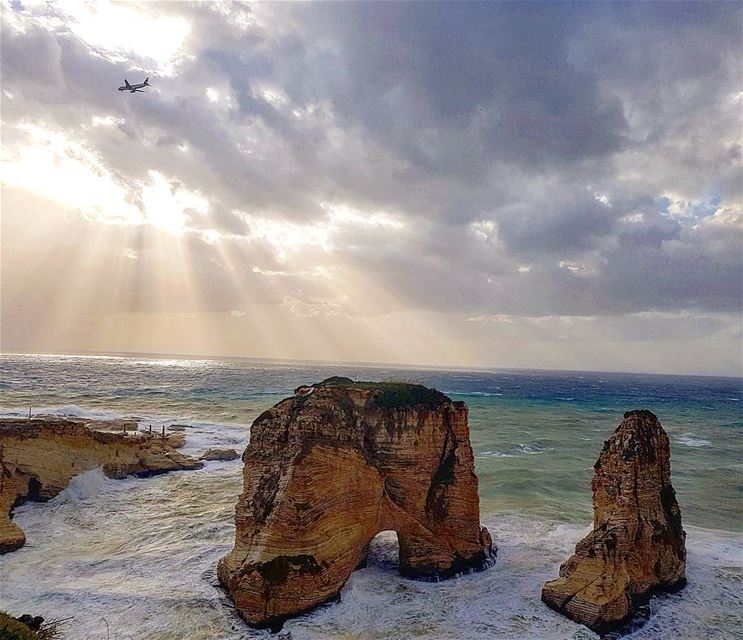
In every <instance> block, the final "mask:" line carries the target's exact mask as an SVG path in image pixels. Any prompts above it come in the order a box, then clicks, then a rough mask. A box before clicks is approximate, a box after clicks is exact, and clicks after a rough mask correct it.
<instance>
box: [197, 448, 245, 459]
mask: <svg viewBox="0 0 743 640" xmlns="http://www.w3.org/2000/svg"><path fill="white" fill-rule="evenodd" d="M239 457H240V454H239V453H238V452H237V451H235V450H234V449H209V450H208V451H207V452H206V453H205V454H204V455H203V456H201V457H200V458H199V460H237V459H238V458H239Z"/></svg>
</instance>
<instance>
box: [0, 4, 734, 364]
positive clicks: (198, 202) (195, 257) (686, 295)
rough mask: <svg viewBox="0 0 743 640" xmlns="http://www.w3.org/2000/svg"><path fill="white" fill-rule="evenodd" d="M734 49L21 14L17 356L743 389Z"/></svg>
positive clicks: (722, 9)
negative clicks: (549, 373) (371, 368)
mask: <svg viewBox="0 0 743 640" xmlns="http://www.w3.org/2000/svg"><path fill="white" fill-rule="evenodd" d="M742 33H743V5H741V4H740V3H716V2H705V3H691V4H685V3H682V2H673V3H668V4H666V3H662V2H652V3H638V4H634V3H617V2H615V3H578V4H572V3H568V2H559V3H549V2H541V3H536V4H530V3H527V2H518V3H484V4H479V3H456V4H449V3H445V2H439V3H425V2H417V3H402V2H384V3H382V2H374V3H372V2H366V3H360V2H359V3H342V2H337V3H322V2H316V3H275V4H274V3H260V4H242V3H223V2H194V3H181V2H163V3H159V2H143V3H136V2H126V3H115V2H102V1H101V2H89V3H88V2H61V1H60V2H24V1H21V0H11V1H8V0H3V5H2V32H1V34H0V49H1V51H0V53H1V54H2V55H1V64H2V67H1V73H2V75H1V87H2V98H1V99H2V103H1V109H2V113H1V115H2V125H1V131H0V133H1V136H2V206H1V212H2V225H1V226H0V231H1V238H2V246H1V248H2V260H1V261H0V267H1V279H0V282H1V285H2V289H1V297H0V300H1V303H2V304H1V306H0V311H1V324H0V348H2V350H3V351H5V352H13V351H24V352H25V351H29V352H88V351H102V352H139V353H142V352H149V353H153V352H154V353H173V354H191V355H228V356H252V357H259V358H295V359H320V360H333V361H366V362H387V363H405V364H417V365H443V366H465V367H467V366H470V367H524V368H551V369H580V370H599V371H611V370H619V371H640V372H670V373H700V374H723V375H743V337H742V332H741V310H742V308H743V147H742V145H743V138H742V136H741V133H742V131H741V125H742V122H743V121H742V119H741V118H742V115H741V114H743V77H742V75H743V42H742V36H741V34H742ZM145 77H149V79H150V84H151V87H150V88H149V89H148V90H147V92H146V93H136V94H130V93H120V92H119V91H117V88H118V87H119V86H120V85H122V84H123V83H124V78H127V79H128V80H129V81H130V82H141V81H143V80H144V78H145Z"/></svg>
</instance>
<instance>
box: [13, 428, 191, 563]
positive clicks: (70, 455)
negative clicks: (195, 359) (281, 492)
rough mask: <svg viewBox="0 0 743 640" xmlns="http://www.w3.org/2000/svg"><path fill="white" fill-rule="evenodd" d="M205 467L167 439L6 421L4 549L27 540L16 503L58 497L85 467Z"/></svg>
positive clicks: (146, 472) (145, 471) (118, 474)
mask: <svg viewBox="0 0 743 640" xmlns="http://www.w3.org/2000/svg"><path fill="white" fill-rule="evenodd" d="M202 466H203V463H202V462H199V461H198V460H194V459H193V458H190V457H188V456H184V455H182V454H180V453H178V452H177V451H175V449H174V448H173V447H172V446H171V445H170V444H169V439H168V438H167V437H165V438H162V437H159V436H152V437H148V436H145V435H142V434H140V435H129V436H126V435H120V434H116V433H102V432H99V431H94V430H91V429H89V428H87V427H86V426H85V425H84V424H82V423H81V422H80V421H75V420H62V419H58V418H43V419H32V420H30V421H29V420H19V419H4V420H0V553H6V552H8V551H13V550H14V549H17V548H19V547H21V546H23V544H24V543H25V540H26V537H25V535H24V533H23V531H22V530H21V529H20V527H18V525H16V524H15V523H14V522H13V521H12V520H11V519H10V517H11V514H12V510H13V507H15V506H17V505H18V504H21V503H23V502H25V501H26V500H35V501H45V500H49V499H50V498H53V497H54V496H56V495H57V494H58V493H59V492H60V491H62V489H64V488H65V487H66V486H67V485H68V483H69V482H70V480H71V479H72V478H74V477H75V476H76V475H77V474H79V473H82V472H83V471H87V470H89V469H95V468H98V467H102V469H103V472H104V473H105V474H106V475H107V476H108V477H110V478H124V477H126V476H128V475H135V476H140V477H142V476H150V475H155V474H159V473H166V472H168V471H176V470H180V469H198V468H200V467H202Z"/></svg>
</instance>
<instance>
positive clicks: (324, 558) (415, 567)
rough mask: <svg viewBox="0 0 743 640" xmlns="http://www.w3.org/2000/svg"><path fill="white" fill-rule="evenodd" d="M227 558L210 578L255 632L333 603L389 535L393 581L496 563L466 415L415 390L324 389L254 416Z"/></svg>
mask: <svg viewBox="0 0 743 640" xmlns="http://www.w3.org/2000/svg"><path fill="white" fill-rule="evenodd" d="M243 461H244V462H245V468H244V480H245V487H244V493H243V495H242V496H241V497H240V499H239V501H238V504H237V507H236V515H235V523H236V529H237V531H236V537H235V547H234V549H233V550H232V551H231V552H230V553H229V554H228V555H227V556H225V557H224V558H222V560H221V561H220V562H219V566H218V575H219V579H220V581H221V582H222V584H223V585H224V586H225V587H226V588H227V589H228V590H229V592H230V594H231V595H232V598H233V600H234V602H235V606H236V609H237V610H238V611H239V612H240V614H241V615H242V616H243V617H244V618H245V620H247V621H248V622H249V623H251V624H253V625H256V626H278V625H279V624H280V623H281V622H282V621H283V620H284V619H286V618H288V617H291V616H293V615H296V614H298V613H301V612H304V611H307V610H309V609H311V608H313V607H314V606H316V605H318V604H320V603H322V602H325V601H328V600H330V599H333V598H335V597H336V596H337V595H338V593H339V592H340V589H341V587H342V586H343V585H344V583H345V582H346V580H347V579H348V577H349V576H350V574H351V572H352V571H353V570H354V569H356V568H358V567H361V566H364V564H365V562H366V557H367V554H368V551H369V544H370V542H371V540H372V538H374V536H375V535H376V534H377V533H379V532H380V531H385V530H394V531H396V532H397V535H398V540H399V544H400V556H399V564H400V571H401V572H402V574H403V575H406V576H409V577H411V578H420V579H428V580H439V579H443V578H449V577H452V576H454V575H456V574H458V573H462V572H467V571H473V570H480V569H484V568H486V567H488V566H490V565H491V564H492V563H493V562H494V557H495V551H494V549H493V546H492V542H491V539H490V535H489V534H488V532H487V530H486V529H484V528H482V527H480V521H479V499H478V494H477V476H476V475H475V472H474V460H473V455H472V449H471V447H470V442H469V430H468V426H467V407H466V405H465V404H464V403H462V402H452V401H451V400H450V399H449V398H447V397H446V396H445V395H443V394H442V393H439V392H438V391H435V390H432V389H427V388H425V387H422V386H420V385H412V384H396V383H369V382H352V381H351V380H349V379H347V378H329V379H328V380H325V381H324V382H321V383H319V384H316V385H312V386H306V387H300V388H299V389H297V392H296V395H295V396H294V397H292V398H288V399H286V400H283V401H282V402H279V403H278V404H277V405H275V406H274V407H273V408H271V409H269V410H268V411H266V412H265V413H263V414H261V415H260V416H259V417H258V418H257V419H256V420H255V422H254V423H253V426H252V428H251V436H250V444H249V445H248V448H247V449H246V450H245V453H244V454H243Z"/></svg>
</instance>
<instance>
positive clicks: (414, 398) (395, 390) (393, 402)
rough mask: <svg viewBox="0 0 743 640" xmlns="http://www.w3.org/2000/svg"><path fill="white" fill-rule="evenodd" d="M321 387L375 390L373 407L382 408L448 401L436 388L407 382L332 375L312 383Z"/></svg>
mask: <svg viewBox="0 0 743 640" xmlns="http://www.w3.org/2000/svg"><path fill="white" fill-rule="evenodd" d="M313 386H314V387H316V388H322V387H341V388H343V387H355V388H357V389H371V390H377V391H378V392H379V393H377V394H376V395H375V396H374V399H373V400H372V404H373V406H375V407H379V408H382V409H401V408H403V407H412V406H424V407H426V408H428V409H437V408H438V407H440V406H441V405H443V404H446V403H447V402H450V400H449V398H448V397H447V396H445V395H444V394H443V393H441V392H440V391H437V390H436V389H429V388H428V387H424V386H423V385H421V384H413V383H409V382H355V381H353V380H351V379H350V378H344V377H342V376H333V377H331V378H327V379H326V380H323V381H322V382H319V383H317V384H315V385H313Z"/></svg>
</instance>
